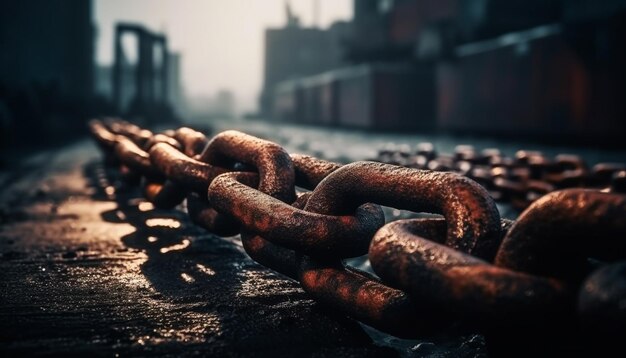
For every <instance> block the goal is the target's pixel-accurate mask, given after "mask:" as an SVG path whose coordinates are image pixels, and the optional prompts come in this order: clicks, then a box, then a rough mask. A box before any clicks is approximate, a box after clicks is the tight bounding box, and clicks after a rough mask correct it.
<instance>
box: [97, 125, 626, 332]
mask: <svg viewBox="0 0 626 358" xmlns="http://www.w3.org/2000/svg"><path fill="white" fill-rule="evenodd" d="M90 130H91V133H92V134H93V137H94V138H95V140H96V142H97V143H98V144H99V146H100V147H101V149H102V150H103V152H104V154H105V160H106V162H107V163H109V164H112V165H116V166H118V167H119V168H120V170H121V172H122V173H123V174H124V175H125V177H126V178H127V179H128V180H129V181H130V182H131V183H138V182H141V185H142V187H143V190H144V194H145V196H146V198H147V199H148V200H149V201H151V202H152V203H154V205H155V206H157V207H160V208H172V207H174V206H176V205H178V204H180V203H181V202H182V201H183V200H184V199H185V198H186V200H187V210H188V213H189V215H190V217H191V219H192V221H193V222H194V223H196V224H198V225H200V226H202V227H203V228H206V229H207V230H209V231H211V232H213V233H215V234H218V235H234V234H236V233H241V239H242V242H243V247H244V249H245V250H246V252H247V253H248V254H249V255H250V257H252V258H253V259H254V260H256V261H257V262H259V263H261V264H262V265H265V266H267V267H269V268H271V269H273V270H275V271H277V272H280V273H282V274H284V275H286V276H289V277H291V278H293V279H295V280H298V281H299V282H300V283H301V285H302V287H303V289H304V290H305V291H306V292H308V293H309V294H310V295H311V296H312V297H314V298H315V299H316V300H318V301H319V302H321V303H323V304H325V305H326V306H329V307H332V308H334V309H336V310H339V311H341V312H343V313H345V314H347V315H349V316H350V317H352V318H355V319H357V320H359V321H362V322H363V323H365V324H368V325H371V326H373V327H375V328H377V329H379V330H382V331H385V332H389V333H391V334H394V335H397V336H401V337H411V336H415V335H416V334H420V333H423V332H428V331H432V330H433V329H436V328H443V327H449V326H450V325H452V324H458V323H459V322H461V323H462V324H463V325H464V326H467V327H471V328H474V329H475V328H479V329H489V330H493V329H497V328H499V327H515V326H519V325H526V324H528V322H534V323H535V325H541V324H543V323H546V324H548V325H552V324H557V322H571V321H579V320H583V321H584V322H586V323H591V324H593V325H595V327H603V329H609V330H615V329H618V330H620V332H624V331H625V330H624V329H625V328H626V327H625V325H626V323H625V322H626V320H625V313H624V312H625V310H624V307H623V302H624V300H626V290H625V289H624V287H626V275H625V272H626V261H620V260H624V259H626V240H624V239H626V196H625V195H623V194H621V193H620V192H619V190H618V188H619V185H613V187H612V188H610V189H606V190H600V189H602V188H604V186H609V184H610V178H611V176H613V178H614V179H613V182H614V183H620V182H622V181H623V179H621V178H622V177H623V176H624V175H623V173H622V172H620V167H619V166H617V165H612V166H609V165H604V166H599V167H598V166H596V167H595V169H593V170H592V171H591V173H593V174H591V175H590V174H588V173H589V172H588V171H586V169H583V168H585V166H584V165H583V164H581V161H580V160H579V159H578V158H575V157H557V159H556V160H555V161H550V163H549V164H547V162H548V161H547V160H545V158H544V157H542V156H540V155H538V154H536V153H535V154H532V155H531V154H528V153H526V154H525V155H522V154H518V156H517V158H515V159H508V158H505V157H502V156H501V155H498V154H497V153H496V152H495V151H491V152H489V153H487V152H486V153H482V154H481V155H476V153H475V152H474V151H471V150H470V149H468V148H466V150H461V149H459V150H457V155H456V156H457V157H458V160H456V161H454V160H453V161H452V162H451V163H452V164H454V165H455V166H456V167H457V168H459V167H462V163H470V164H471V165H470V166H468V167H467V168H466V169H467V170H464V173H463V174H467V175H461V174H459V173H454V172H444V171H433V170H423V169H415V168H411V167H414V166H416V167H419V168H422V167H428V168H430V169H435V170H443V169H445V168H444V167H437V165H435V164H432V163H433V162H434V161H438V162H441V159H440V158H439V159H436V158H437V157H436V156H435V155H434V151H432V150H430V151H429V150H427V149H428V148H425V146H422V147H423V148H420V150H419V151H418V154H417V155H416V156H404V155H401V156H400V157H402V158H405V159H406V158H410V159H407V160H409V161H414V162H415V163H414V164H415V165H408V164H407V163H406V162H405V163H398V164H404V165H406V166H409V168H407V167H401V166H397V165H390V164H383V163H378V162H356V163H352V164H348V165H344V166H340V165H338V164H335V163H331V162H327V161H324V160H321V159H316V158H313V157H309V156H305V155H289V154H288V153H287V152H286V151H285V150H284V149H283V148H281V147H280V146H279V145H277V144H275V143H272V142H269V141H266V140H262V139H259V138H256V137H253V136H250V135H247V134H244V133H241V132H237V131H226V132H222V133H220V134H218V135H217V136H215V137H213V138H212V139H211V140H208V139H207V138H206V137H205V136H204V135H203V134H202V133H199V132H196V131H194V130H192V129H189V128H180V129H178V130H176V131H167V132H164V133H160V134H153V133H151V132H150V131H147V130H145V129H141V128H139V127H137V126H135V125H133V124H130V123H128V122H125V121H121V120H94V121H92V122H91V123H90ZM431 149H432V148H431ZM385 155H388V156H391V157H393V155H391V154H385ZM394 155H395V154H394ZM422 157H423V159H420V158H422ZM542 158H543V159H542ZM379 159H384V158H379ZM418 162H419V163H421V162H423V163H421V164H418ZM481 163H482V164H481ZM522 164H523V165H522ZM480 165H484V166H489V172H490V173H491V174H490V175H491V176H488V177H489V180H488V181H486V182H485V181H481V180H480V179H481V178H482V176H481V175H478V174H477V173H479V172H480V171H481V170H483V169H484V168H483V169H481V168H482V167H480ZM449 167H450V166H446V168H448V169H451V168H449ZM556 167H558V168H561V169H562V170H561V171H557V170H556V169H554V168H556ZM520 168H521V169H520ZM500 169H502V171H504V172H505V173H507V174H506V175H504V174H503V175H502V176H498V175H495V174H493V173H494V172H498V170H500ZM485 170H487V169H485ZM516 170H517V171H520V172H521V171H523V172H524V173H526V174H523V175H522V174H519V173H518V174H519V175H518V174H511V173H514V172H516ZM535 170H537V172H536V173H535ZM515 175H518V176H519V177H523V178H527V179H525V180H527V181H526V182H523V184H522V185H523V186H524V189H523V190H521V191H520V192H525V193H526V195H525V196H524V198H523V199H524V200H525V201H529V200H530V198H529V196H528V193H529V192H530V187H532V185H531V183H530V182H529V181H530V180H531V179H532V180H535V179H534V178H537V180H539V179H540V180H546V181H545V182H544V183H549V184H550V185H551V186H550V187H549V188H542V189H541V190H543V191H545V192H546V193H549V194H547V195H545V196H543V197H541V198H540V199H539V200H536V201H534V202H533V203H532V204H530V206H529V207H528V208H527V209H526V210H525V211H524V212H523V213H522V214H521V215H520V217H519V218H518V219H517V220H516V221H515V222H511V221H508V220H501V219H500V214H499V212H498V210H497V208H496V205H495V203H494V200H493V199H492V197H491V196H490V191H491V192H493V190H494V188H499V190H501V191H502V193H504V192H506V190H504V189H503V188H505V187H507V185H509V186H511V184H506V183H504V184H503V183H500V184H498V183H499V182H498V181H497V180H495V179H497V178H502V179H503V180H504V181H510V180H511V177H515ZM470 178H474V179H477V181H479V182H481V183H483V184H485V183H486V184H487V185H486V186H487V188H485V187H483V186H481V185H479V184H478V183H477V182H476V181H474V180H472V179H470ZM494 178H495V179H494ZM615 178H617V179H615ZM591 182H592V183H593V184H594V186H596V187H598V188H599V189H580V188H578V189H567V190H562V191H553V190H554V188H557V187H562V186H568V185H569V184H571V183H577V184H580V183H591ZM566 183H569V184H566ZM538 187H541V185H539V186H538ZM296 188H300V189H306V190H310V191H307V192H305V191H303V190H300V191H299V192H298V193H297V192H296ZM539 191H540V190H539ZM539 191H538V192H539ZM502 195H504V194H502ZM379 205H383V206H389V207H393V208H397V209H402V210H409V211H413V212H417V213H435V214H440V215H441V217H440V218H421V219H410V220H398V221H395V222H391V223H388V224H386V225H385V217H384V214H383V211H382V209H381V207H380V206H379ZM364 254H369V259H370V261H371V265H372V268H373V270H374V272H375V273H376V274H377V275H378V277H375V276H373V275H371V274H369V273H366V272H362V271H359V270H357V269H355V268H352V267H349V266H345V265H344V263H343V261H342V260H343V259H346V258H351V257H357V256H361V255H364ZM607 327H608V328H607Z"/></svg>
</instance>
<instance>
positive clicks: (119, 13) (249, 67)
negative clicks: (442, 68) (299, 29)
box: [94, 0, 352, 112]
mask: <svg viewBox="0 0 626 358" xmlns="http://www.w3.org/2000/svg"><path fill="white" fill-rule="evenodd" d="M318 1H319V17H318V19H319V21H318V23H319V26H321V27H327V26H328V25H329V24H331V23H332V22H333V21H335V20H338V19H345V20H347V19H349V18H351V16H352V0H318ZM290 2H291V7H292V10H293V12H294V13H295V14H297V15H298V16H300V19H301V22H302V24H303V25H304V26H312V25H313V24H314V17H315V15H314V13H315V12H314V5H315V2H314V1H313V0H292V1H290ZM94 12H95V13H94V18H95V20H96V25H97V42H96V47H97V48H96V57H97V63H98V64H103V65H106V64H110V63H111V62H112V58H113V29H114V25H115V23H116V22H119V21H132V22H138V23H142V24H144V25H145V26H148V27H149V28H151V29H153V30H157V31H162V32H165V33H166V34H167V36H168V40H169V46H170V49H172V50H174V51H180V52H181V53H182V54H183V60H182V61H183V63H182V69H181V70H182V79H183V85H184V89H185V91H186V94H187V95H188V96H189V97H206V96H212V95H214V93H215V92H216V91H218V90H220V89H228V90H231V91H233V92H234V93H235V96H236V100H237V110H238V111H239V112H246V111H250V110H254V109H256V106H257V99H258V95H259V90H260V88H261V82H262V68H263V36H264V29H265V28H267V27H280V26H283V25H284V23H285V21H286V20H285V1H284V0H184V1H180V0H96V1H95V3H94Z"/></svg>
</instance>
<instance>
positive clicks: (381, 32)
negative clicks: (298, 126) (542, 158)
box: [262, 0, 626, 146]
mask: <svg viewBox="0 0 626 358" xmlns="http://www.w3.org/2000/svg"><path fill="white" fill-rule="evenodd" d="M353 7H354V18H353V19H352V22H351V23H349V24H346V25H345V26H344V27H342V31H341V32H340V33H337V32H336V33H334V34H333V33H332V28H331V29H330V30H319V32H320V34H318V35H317V36H320V37H324V36H325V37H326V38H332V39H333V40H332V43H334V44H336V45H337V47H336V48H334V49H333V51H328V50H322V49H320V48H317V47H315V46H316V45H315V44H316V42H315V41H314V40H312V39H308V38H306V37H305V36H303V35H300V33H301V32H304V31H305V30H306V29H302V28H298V27H294V26H293V22H292V21H291V20H289V21H288V24H287V26H286V27H285V28H282V29H273V30H272V29H269V30H267V32H266V48H265V51H266V52H265V56H266V65H265V82H264V87H263V95H262V108H263V111H264V113H265V115H266V116H269V117H271V118H273V119H275V120H279V121H290V122H297V123H313V124H325V125H334V126H337V125H339V126H349V127H359V128H367V129H388V130H408V129H411V130H445V131H452V132H462V133H485V134H495V135H507V136H517V137H519V136H526V137H532V138H539V137H543V138H549V139H550V140H551V141H555V140H564V139H568V140H569V141H572V142H573V141H577V142H580V141H588V142H594V143H602V144H611V143H612V144H617V145H622V146H623V145H624V143H626V142H624V141H623V140H622V139H621V136H622V133H626V101H624V100H623V98H624V97H625V96H626V67H625V66H624V65H623V64H624V63H626V46H624V45H623V41H624V39H625V38H626V0H607V1H602V2H598V1H593V0H568V1H561V0H506V1H504V0H354V2H353ZM288 18H289V16H288ZM290 36H291V37H290ZM287 38H290V39H292V40H291V41H288V40H286V39H287ZM296 38H297V40H296ZM307 41H308V43H307ZM306 50H309V51H312V52H313V53H311V54H307V53H306ZM303 52H304V53H305V55H301V56H302V57H299V54H302V53H303ZM329 53H330V55H328V54H329ZM335 55H337V56H338V57H337V58H335ZM319 56H324V57H326V58H325V60H328V59H329V58H331V59H332V61H328V62H325V60H321V62H318V64H317V66H316V65H314V64H313V62H314V61H318V57H319ZM330 62H333V63H334V64H335V65H334V66H333V65H332V64H331V63H330Z"/></svg>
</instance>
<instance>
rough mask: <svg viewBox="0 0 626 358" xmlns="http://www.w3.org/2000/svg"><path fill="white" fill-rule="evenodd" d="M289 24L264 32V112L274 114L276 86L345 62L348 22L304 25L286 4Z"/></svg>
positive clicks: (262, 100)
mask: <svg viewBox="0 0 626 358" xmlns="http://www.w3.org/2000/svg"><path fill="white" fill-rule="evenodd" d="M285 13H286V19H287V21H286V25H285V27H283V28H279V29H267V30H266V31H265V68H264V78H263V90H262V93H261V98H260V107H261V111H262V112H263V113H265V114H267V115H271V113H272V105H273V104H272V102H273V98H272V97H273V93H274V90H275V88H276V85H277V84H278V83H279V82H281V81H285V80H288V79H293V78H299V77H302V76H308V75H313V74H317V73H320V72H323V71H327V70H330V69H333V68H337V67H339V66H341V65H342V64H344V62H342V58H343V54H342V51H343V48H342V45H341V39H342V38H343V37H344V35H345V34H346V32H347V31H348V24H346V23H341V22H338V23H335V24H333V25H332V26H331V28H330V29H328V30H322V29H319V28H305V27H302V26H301V25H300V19H299V18H298V17H297V16H296V15H295V14H294V13H293V12H292V10H291V7H290V6H289V4H288V3H286V5H285Z"/></svg>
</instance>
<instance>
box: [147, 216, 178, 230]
mask: <svg viewBox="0 0 626 358" xmlns="http://www.w3.org/2000/svg"><path fill="white" fill-rule="evenodd" d="M146 226H148V227H157V226H159V227H168V228H172V229H178V228H179V227H181V223H180V221H178V220H176V219H163V218H152V219H148V220H146Z"/></svg>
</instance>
